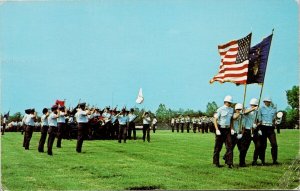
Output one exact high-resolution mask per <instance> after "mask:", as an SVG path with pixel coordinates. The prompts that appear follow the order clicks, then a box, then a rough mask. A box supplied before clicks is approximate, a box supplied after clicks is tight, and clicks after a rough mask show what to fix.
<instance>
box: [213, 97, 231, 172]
mask: <svg viewBox="0 0 300 191" xmlns="http://www.w3.org/2000/svg"><path fill="white" fill-rule="evenodd" d="M231 103H232V97H231V96H226V97H225V98H224V105H223V106H222V107H220V108H219V109H218V110H217V114H216V116H215V120H214V125H215V129H216V140H215V147H214V155H213V163H214V164H215V165H216V166H217V167H220V163H219V158H220V152H221V149H222V146H223V143H225V145H226V158H225V159H226V162H227V165H228V167H229V168H232V162H233V161H232V160H233V158H232V157H233V152H232V142H231V134H234V130H233V129H231V128H232V127H231V125H230V124H231V117H232V115H233V108H232V107H230V106H231Z"/></svg>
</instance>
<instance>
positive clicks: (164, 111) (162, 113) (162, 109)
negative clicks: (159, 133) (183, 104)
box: [155, 103, 170, 122]
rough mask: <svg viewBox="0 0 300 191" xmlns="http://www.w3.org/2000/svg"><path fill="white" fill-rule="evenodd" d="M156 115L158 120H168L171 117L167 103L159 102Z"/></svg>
mask: <svg viewBox="0 0 300 191" xmlns="http://www.w3.org/2000/svg"><path fill="white" fill-rule="evenodd" d="M155 114H156V117H157V120H158V121H159V122H168V119H169V116H170V115H169V114H170V113H169V110H168V108H167V107H166V106H165V104H162V103H161V104H159V106H158V108H157V110H156V112H155Z"/></svg>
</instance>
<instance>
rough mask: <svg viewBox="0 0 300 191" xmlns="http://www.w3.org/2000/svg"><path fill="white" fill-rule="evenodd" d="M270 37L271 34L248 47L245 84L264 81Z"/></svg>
mask: <svg viewBox="0 0 300 191" xmlns="http://www.w3.org/2000/svg"><path fill="white" fill-rule="evenodd" d="M272 37H273V34H271V35H270V36H268V37H267V38H264V39H263V40H262V41H261V42H260V43H258V44H257V45H255V46H253V47H252V48H251V49H250V52H249V69H248V78H247V84H253V83H264V79H265V74H266V68H267V63H268V57H269V52H270V47H271V42H272Z"/></svg>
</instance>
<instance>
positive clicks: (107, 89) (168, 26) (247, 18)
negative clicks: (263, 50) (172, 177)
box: [0, 0, 299, 113]
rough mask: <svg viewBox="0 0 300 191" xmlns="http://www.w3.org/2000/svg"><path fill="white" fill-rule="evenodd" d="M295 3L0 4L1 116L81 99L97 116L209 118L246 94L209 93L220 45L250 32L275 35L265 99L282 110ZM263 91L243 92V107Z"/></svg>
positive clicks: (238, 89) (139, 0)
mask: <svg viewBox="0 0 300 191" xmlns="http://www.w3.org/2000/svg"><path fill="white" fill-rule="evenodd" d="M298 22H299V20H298V5H297V1H295V0H276V1H273V0H244V1H240V0H226V1H225V0H221V1H220V0H157V1H146V0H122V1H121V0H120V1H118V0H114V1H111V0H107V1H41V2H26V1H21V2H4V3H2V4H1V5H0V28H1V30H0V59H1V110H2V113H3V112H7V111H8V110H9V109H10V111H11V112H12V113H15V112H17V111H21V112H24V109H27V108H32V107H33V108H36V110H38V111H40V112H41V110H42V108H43V107H50V106H51V105H53V104H54V101H55V100H56V99H66V101H67V102H66V105H67V106H75V105H76V104H77V102H78V100H79V99H81V100H82V101H84V102H87V103H90V104H91V105H96V106H98V107H100V108H102V107H104V106H107V105H113V106H115V105H118V106H119V107H122V106H124V105H126V106H127V107H132V106H135V99H136V97H137V94H138V90H139V88H140V87H141V88H143V93H144V96H145V101H144V103H143V104H142V105H137V106H138V107H140V108H146V109H149V110H152V111H155V110H156V109H157V108H158V105H159V104H160V103H163V104H165V105H166V106H167V107H168V108H171V109H176V110H177V109H179V108H183V109H188V108H190V109H195V110H201V111H205V110H206V105H207V103H208V102H212V101H216V103H217V104H218V105H222V103H223V98H224V96H226V95H227V94H230V95H232V96H233V98H234V101H235V102H242V101H243V92H244V86H235V85H234V84H231V83H224V84H220V83H218V82H216V83H213V84H209V80H210V79H211V78H212V77H213V76H214V75H215V74H216V73H217V72H218V67H219V63H220V57H219V54H218V49H217V46H218V45H219V44H223V43H226V42H228V41H230V40H233V39H239V38H242V37H244V36H246V35H247V34H248V33H250V32H252V33H253V34H252V43H251V45H252V46H254V45H255V44H257V43H259V42H260V41H261V40H262V39H263V38H264V37H266V36H268V35H270V34H271V31H272V29H273V28H274V29H275V31H274V36H273V41H272V45H271V51H270V55H269V62H268V67H267V73H266V77H265V86H264V92H263V97H264V96H271V97H272V99H273V101H274V103H275V104H277V107H278V109H279V110H280V109H285V108H286V107H287V100H286V93H285V91H286V90H288V89H291V88H292V86H293V85H298V83H299V81H298V80H299V78H298V73H299V66H298V65H299V60H298V50H299V49H298V46H299V36H298V29H299V25H298ZM259 92H260V86H258V85H257V84H254V85H248V88H247V98H246V103H247V105H248V103H249V100H250V99H251V98H252V97H258V96H259Z"/></svg>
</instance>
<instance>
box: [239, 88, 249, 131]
mask: <svg viewBox="0 0 300 191" xmlns="http://www.w3.org/2000/svg"><path fill="white" fill-rule="evenodd" d="M246 94H247V83H246V84H245V87H244V100H243V108H244V106H245V101H246ZM242 121H243V115H241V119H240V123H239V130H241V129H242Z"/></svg>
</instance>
